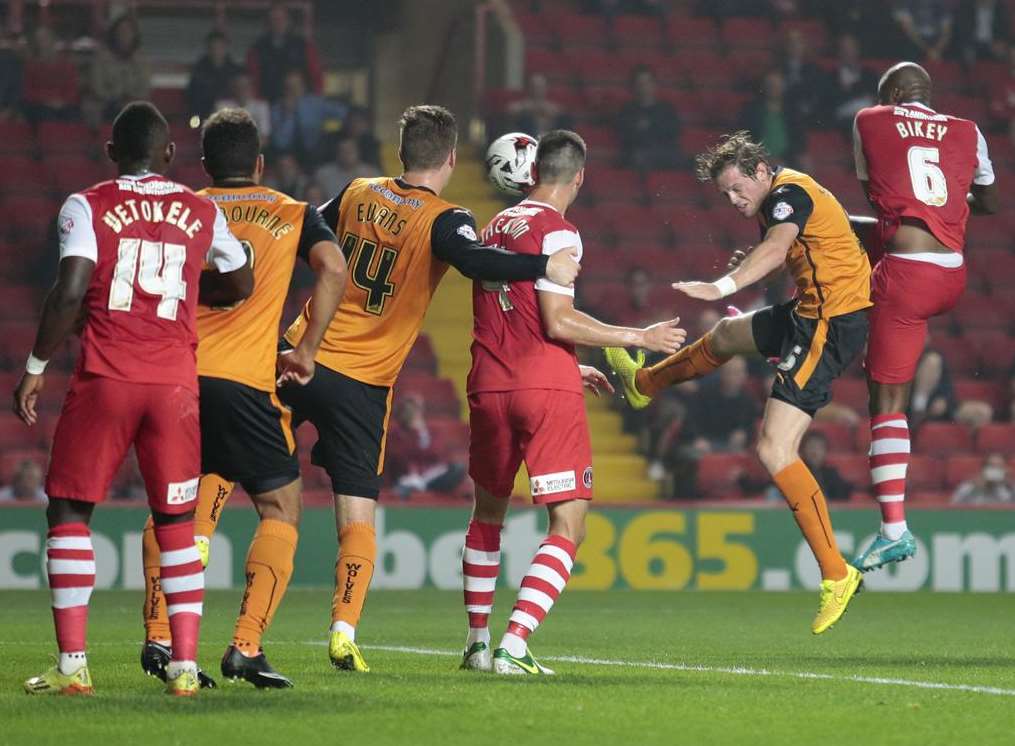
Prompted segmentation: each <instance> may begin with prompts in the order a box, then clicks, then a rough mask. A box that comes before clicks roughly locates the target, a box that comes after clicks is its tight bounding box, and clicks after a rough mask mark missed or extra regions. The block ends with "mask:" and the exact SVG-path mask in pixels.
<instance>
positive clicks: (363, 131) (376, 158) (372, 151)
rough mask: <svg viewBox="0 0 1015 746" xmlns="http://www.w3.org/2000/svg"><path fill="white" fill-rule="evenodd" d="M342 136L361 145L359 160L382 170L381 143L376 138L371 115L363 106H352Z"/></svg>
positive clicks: (346, 116) (344, 122) (343, 124)
mask: <svg viewBox="0 0 1015 746" xmlns="http://www.w3.org/2000/svg"><path fill="white" fill-rule="evenodd" d="M342 135H343V136H345V137H351V138H353V139H354V140H355V141H356V143H357V145H359V159H360V161H361V162H362V163H369V164H370V165H371V166H373V167H374V168H376V169H378V170H380V168H381V143H380V141H379V140H378V139H377V138H376V137H374V133H373V128H372V127H371V124H370V115H369V113H368V112H367V110H366V109H364V108H363V107H362V106H352V107H350V108H349V113H348V114H346V115H345V121H343V122H342Z"/></svg>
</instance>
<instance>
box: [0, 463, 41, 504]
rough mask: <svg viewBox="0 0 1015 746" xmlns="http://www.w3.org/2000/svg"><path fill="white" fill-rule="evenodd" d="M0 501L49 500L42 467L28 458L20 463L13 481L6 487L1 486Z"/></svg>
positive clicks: (36, 501)
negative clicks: (44, 485) (44, 487)
mask: <svg viewBox="0 0 1015 746" xmlns="http://www.w3.org/2000/svg"><path fill="white" fill-rule="evenodd" d="M0 502H3V503H11V502H19V503H46V502H49V501H48V499H47V498H46V491H45V490H44V489H43V476H42V467H41V466H39V464H38V463H37V462H35V461H33V460H32V459H27V458H26V459H25V460H24V461H22V462H21V463H19V464H18V468H17V470H15V472H14V476H13V477H11V483H10V484H9V485H7V486H6V487H0Z"/></svg>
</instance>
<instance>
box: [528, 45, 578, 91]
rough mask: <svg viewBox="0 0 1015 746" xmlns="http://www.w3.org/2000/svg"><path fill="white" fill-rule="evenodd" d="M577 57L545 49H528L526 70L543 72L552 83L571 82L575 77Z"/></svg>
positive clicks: (529, 72)
mask: <svg viewBox="0 0 1015 746" xmlns="http://www.w3.org/2000/svg"><path fill="white" fill-rule="evenodd" d="M576 57H577V55H575V56H574V57H572V56H571V55H567V54H563V53H561V52H551V51H548V50H545V49H526V50H525V72H526V73H527V74H528V75H531V74H532V73H542V74H543V75H545V76H546V79H547V81H548V82H549V83H551V84H558V85H559V84H562V83H564V84H569V83H571V81H573V80H574V78H575V62H577V59H575V58H576Z"/></svg>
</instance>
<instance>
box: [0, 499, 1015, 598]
mask: <svg viewBox="0 0 1015 746" xmlns="http://www.w3.org/2000/svg"><path fill="white" fill-rule="evenodd" d="M146 515H147V513H146V511H145V510H143V509H138V508H120V507H114V506H109V507H105V506H104V507H101V508H99V510H97V511H96V512H95V518H94V520H93V526H92V530H93V542H94V546H95V553H96V559H97V564H98V575H97V578H96V585H97V587H99V588H138V587H140V586H141V584H142V571H141V528H142V526H143V525H144V521H145V518H146ZM468 515H469V514H468V511H467V510H465V509H460V508H410V507H398V506H394V507H386V508H384V509H382V510H381V511H380V512H379V519H378V526H377V537H378V551H379V554H380V557H379V561H378V568H377V571H376V573H375V575H374V585H373V587H375V588H389V589H413V588H422V587H437V588H446V589H458V588H461V550H462V544H463V536H464V531H465V526H466V523H467V521H468ZM832 520H833V523H834V524H835V529H836V536H837V538H838V541H839V546H840V548H841V549H842V551H843V553H844V554H846V555H847V556H852V553H853V551H854V550H855V549H857V548H858V547H861V546H863V545H866V543H867V542H868V541H869V540H870V538H871V537H872V534H873V532H874V531H875V530H876V528H877V525H878V514H877V511H876V509H874V508H872V509H871V510H842V511H836V512H833V515H832ZM909 524H910V527H911V528H912V529H913V531H914V533H915V534H916V535H917V537H918V541H919V550H918V552H917V554H916V557H914V558H913V559H911V560H909V561H908V562H905V563H903V564H901V565H897V566H893V567H890V568H888V570H887V571H883V572H878V573H871V574H869V575H868V576H867V579H866V583H867V585H866V587H867V588H868V589H869V590H886V591H915V590H933V591H980V592H1011V591H1013V590H1015V511H1010V510H970V511H948V510H942V511H933V510H916V509H913V510H910V511H909ZM255 525H256V517H255V515H254V513H253V510H252V509H250V508H249V507H242V506H237V507H235V508H232V509H228V510H226V511H225V514H224V516H223V518H222V522H221V524H220V526H219V532H218V533H217V535H216V536H215V538H214V540H213V542H212V551H211V557H212V559H211V564H210V565H209V568H208V576H207V582H208V585H209V587H213V588H228V587H237V586H239V585H241V584H242V582H243V562H244V557H245V555H246V550H247V544H248V542H249V540H250V537H251V536H252V535H253V532H254V528H255ZM334 525H335V524H334V519H333V517H332V515H331V511H330V510H328V509H321V508H315V509H308V510H306V511H305V512H304V516H303V525H302V528H301V533H300V544H299V550H298V553H297V557H296V573H295V577H294V579H293V583H294V584H295V585H304V586H329V585H331V584H332V583H333V582H334V564H335V549H336V540H335V529H334ZM545 526H546V516H545V511H543V510H537V509H531V508H520V509H518V510H515V511H513V513H512V515H511V516H510V517H509V519H508V521H507V523H506V524H505V527H504V533H503V541H502V557H503V559H502V565H501V582H502V583H507V584H509V585H511V586H517V584H518V583H519V582H520V580H521V578H522V576H523V574H524V573H525V570H526V568H527V567H528V564H529V561H530V560H531V558H532V555H533V553H534V552H535V550H536V547H537V546H538V545H539V542H540V541H541V540H542V538H543V535H544V532H545ZM44 564H45V518H44V515H43V511H42V510H41V509H38V508H5V509H0V589H14V588H44V587H45V586H46V575H45V569H44ZM817 585H818V572H817V566H816V565H815V563H814V560H813V559H812V558H811V555H810V552H809V551H808V548H807V545H806V544H805V543H804V542H803V540H802V538H801V536H800V534H799V532H798V531H797V528H796V525H795V524H794V522H793V519H792V516H791V515H790V513H789V512H788V511H786V510H785V509H784V508H782V506H781V505H780V506H778V507H775V506H773V507H771V508H767V507H759V508H750V509H742V508H728V509H708V510H678V509H670V508H659V509H640V510H635V509H623V508H600V509H596V510H595V511H594V512H593V513H592V514H591V515H590V517H589V523H588V538H587V539H586V541H585V544H584V545H583V546H582V548H581V551H580V553H579V555H578V563H577V565H576V566H575V572H574V575H573V577H572V580H571V583H570V587H571V588H573V589H578V588H582V589H595V590H609V589H614V588H618V589H619V588H628V589H634V590H643V589H651V590H673V591H681V590H721V591H732V590H747V589H764V590H772V591H778V590H788V589H799V588H816V587H817Z"/></svg>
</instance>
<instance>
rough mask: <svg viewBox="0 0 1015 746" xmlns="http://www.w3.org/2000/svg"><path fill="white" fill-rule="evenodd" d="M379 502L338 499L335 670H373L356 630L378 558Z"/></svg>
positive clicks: (332, 650) (333, 623) (333, 630)
mask: <svg viewBox="0 0 1015 746" xmlns="http://www.w3.org/2000/svg"><path fill="white" fill-rule="evenodd" d="M376 511H377V501H376V500H374V499H370V498H366V497H355V496H353V495H339V494H336V495H335V521H336V528H337V529H338V559H337V561H336V562H335V595H334V596H333V597H332V602H331V640H330V642H329V645H328V655H329V656H330V657H331V663H332V665H333V666H335V668H338V669H342V670H345V671H360V672H366V671H369V670H370V667H369V666H368V665H367V662H366V661H365V660H364V659H363V654H362V653H361V652H360V649H359V647H358V646H357V645H356V627H357V625H358V624H359V620H360V616H361V615H362V614H363V606H364V604H366V600H367V591H368V590H369V589H370V580H371V578H373V575H374V562H375V560H376V557H377V536H376V533H375V531H374V520H375V515H376Z"/></svg>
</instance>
